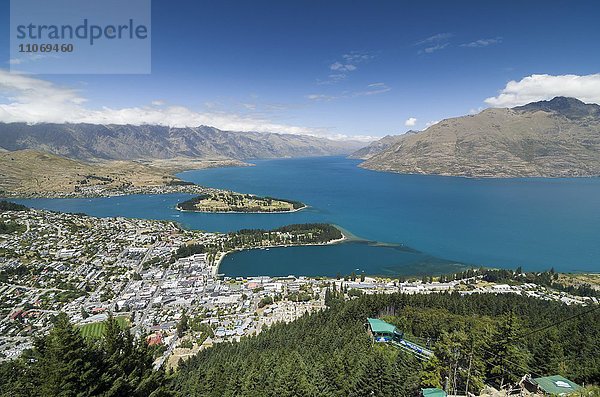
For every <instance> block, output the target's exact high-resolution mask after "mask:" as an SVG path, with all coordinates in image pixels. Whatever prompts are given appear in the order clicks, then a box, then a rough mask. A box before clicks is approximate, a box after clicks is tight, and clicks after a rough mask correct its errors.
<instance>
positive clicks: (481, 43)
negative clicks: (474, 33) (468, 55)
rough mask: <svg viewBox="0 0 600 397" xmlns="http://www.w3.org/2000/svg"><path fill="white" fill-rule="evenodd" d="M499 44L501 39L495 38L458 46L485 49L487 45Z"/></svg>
mask: <svg viewBox="0 0 600 397" xmlns="http://www.w3.org/2000/svg"><path fill="white" fill-rule="evenodd" d="M500 43H502V37H496V38H493V39H479V40H475V41H472V42H470V43H464V44H461V45H460V46H461V47H468V48H480V47H487V46H489V45H493V44H500Z"/></svg>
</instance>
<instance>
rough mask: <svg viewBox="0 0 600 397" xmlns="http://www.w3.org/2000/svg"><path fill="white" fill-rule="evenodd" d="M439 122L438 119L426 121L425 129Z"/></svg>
mask: <svg viewBox="0 0 600 397" xmlns="http://www.w3.org/2000/svg"><path fill="white" fill-rule="evenodd" d="M439 122H440V120H434V121H428V122H426V123H425V129H427V128H429V127H431V126H432V125H436V124H437V123H439Z"/></svg>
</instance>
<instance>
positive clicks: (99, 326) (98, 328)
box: [79, 317, 129, 338]
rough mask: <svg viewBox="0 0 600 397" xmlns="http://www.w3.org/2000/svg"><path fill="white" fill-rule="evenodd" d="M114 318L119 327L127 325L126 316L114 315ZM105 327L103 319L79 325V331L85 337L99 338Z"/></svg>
mask: <svg viewBox="0 0 600 397" xmlns="http://www.w3.org/2000/svg"><path fill="white" fill-rule="evenodd" d="M115 320H116V321H117V323H118V324H119V325H120V326H121V327H123V328H125V327H129V319H127V318H126V317H115ZM105 327H106V325H105V323H104V321H99V322H97V323H91V324H85V325H82V326H81V327H79V329H80V331H81V335H83V336H84V337H86V338H87V337H90V338H100V337H101V336H102V334H103V333H104V328H105Z"/></svg>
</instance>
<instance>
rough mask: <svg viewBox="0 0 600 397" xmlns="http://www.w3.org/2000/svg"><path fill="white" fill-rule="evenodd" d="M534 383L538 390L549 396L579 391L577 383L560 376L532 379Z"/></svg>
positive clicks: (579, 387)
mask: <svg viewBox="0 0 600 397" xmlns="http://www.w3.org/2000/svg"><path fill="white" fill-rule="evenodd" d="M533 380H534V381H535V383H537V384H538V386H539V387H540V389H542V390H543V391H545V392H546V393H549V394H553V395H554V394H557V395H561V394H570V393H573V392H574V391H577V390H579V389H581V386H579V385H578V384H577V383H575V382H572V381H570V380H568V379H567V378H563V377H562V376H560V375H553V376H544V377H543V378H534V379H533Z"/></svg>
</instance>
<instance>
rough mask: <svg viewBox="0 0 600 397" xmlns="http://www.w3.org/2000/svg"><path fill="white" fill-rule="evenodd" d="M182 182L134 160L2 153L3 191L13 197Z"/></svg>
mask: <svg viewBox="0 0 600 397" xmlns="http://www.w3.org/2000/svg"><path fill="white" fill-rule="evenodd" d="M179 183H182V182H181V181H180V179H179V178H176V177H174V176H172V175H170V174H169V173H168V172H165V171H163V170H162V169H159V168H155V167H151V166H147V165H143V164H138V163H135V162H131V161H105V162H101V163H84V162H82V161H77V160H71V159H68V158H65V157H61V156H56V155H53V154H48V153H43V152H39V151H35V150H19V151H16V152H1V153H0V191H1V192H2V194H3V195H13V196H21V197H27V196H50V197H51V196H56V195H63V194H70V193H76V192H78V191H81V190H82V189H92V188H93V187H98V188H102V189H118V188H122V187H124V186H127V187H133V188H141V187H153V186H155V187H159V186H168V185H173V184H179Z"/></svg>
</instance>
